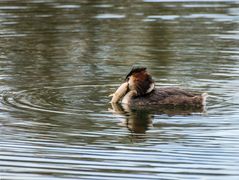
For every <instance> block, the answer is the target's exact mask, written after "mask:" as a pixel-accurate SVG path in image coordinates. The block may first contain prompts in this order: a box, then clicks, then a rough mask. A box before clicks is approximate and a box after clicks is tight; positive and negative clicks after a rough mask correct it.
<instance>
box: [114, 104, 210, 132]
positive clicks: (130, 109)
mask: <svg viewBox="0 0 239 180" xmlns="http://www.w3.org/2000/svg"><path fill="white" fill-rule="evenodd" d="M111 106H112V109H110V111H111V112H112V113H115V114H119V115H123V116H124V117H125V119H124V120H123V121H122V122H121V123H120V124H121V125H122V126H125V127H127V128H128V129H129V131H131V132H133V133H141V134H142V133H146V131H147V130H148V129H149V128H150V127H153V117H154V115H165V114H166V115H168V116H176V115H183V116H189V115H192V114H194V113H203V114H204V113H206V110H205V108H203V107H198V108H197V107H193V108H183V107H173V108H172V107H166V106H162V107H159V106H150V107H148V106H130V105H127V104H119V103H111Z"/></svg>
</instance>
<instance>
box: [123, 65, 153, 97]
mask: <svg viewBox="0 0 239 180" xmlns="http://www.w3.org/2000/svg"><path fill="white" fill-rule="evenodd" d="M125 81H126V82H128V88H129V90H130V91H136V92H137V96H142V95H145V94H148V93H150V92H151V91H153V90H154V86H155V84H154V81H153V79H152V77H151V75H150V74H149V73H148V72H147V68H146V67H133V68H132V69H131V71H130V72H129V73H128V74H127V76H126V78H125Z"/></svg>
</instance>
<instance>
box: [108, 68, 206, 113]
mask: <svg viewBox="0 0 239 180" xmlns="http://www.w3.org/2000/svg"><path fill="white" fill-rule="evenodd" d="M110 96H112V99H111V103H117V102H119V101H120V100H121V99H122V103H123V104H127V105H134V106H155V105H156V106H164V107H165V106H167V107H198V108H200V107H204V106H205V105H206V98H207V93H198V92H192V91H189V90H185V89H181V88H178V87H164V88H158V87H157V88H156V87H155V82H154V80H153V79H152V76H151V75H150V74H149V73H148V72H147V68H146V67H133V68H132V69H131V71H130V72H129V73H128V74H127V76H126V78H125V81H124V82H123V83H122V84H121V85H120V86H119V88H118V89H117V90H116V91H115V93H113V94H111V95H110Z"/></svg>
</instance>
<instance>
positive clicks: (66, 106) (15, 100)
mask: <svg viewBox="0 0 239 180" xmlns="http://www.w3.org/2000/svg"><path fill="white" fill-rule="evenodd" d="M108 89H110V87H107V88H106V87H105V86H103V85H98V86H96V85H79V86H68V87H44V88H40V89H39V88H35V89H29V90H23V91H19V92H12V91H5V92H3V93H2V96H1V104H2V107H1V109H3V110H8V111H10V110H12V109H14V110H22V111H25V112H31V111H39V112H47V113H58V114H74V115H80V114H82V113H84V112H93V111H94V109H96V108H97V107H99V106H105V105H106V104H108V101H109V99H108V98H107V95H108V94H109V92H108V91H107V90H108Z"/></svg>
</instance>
